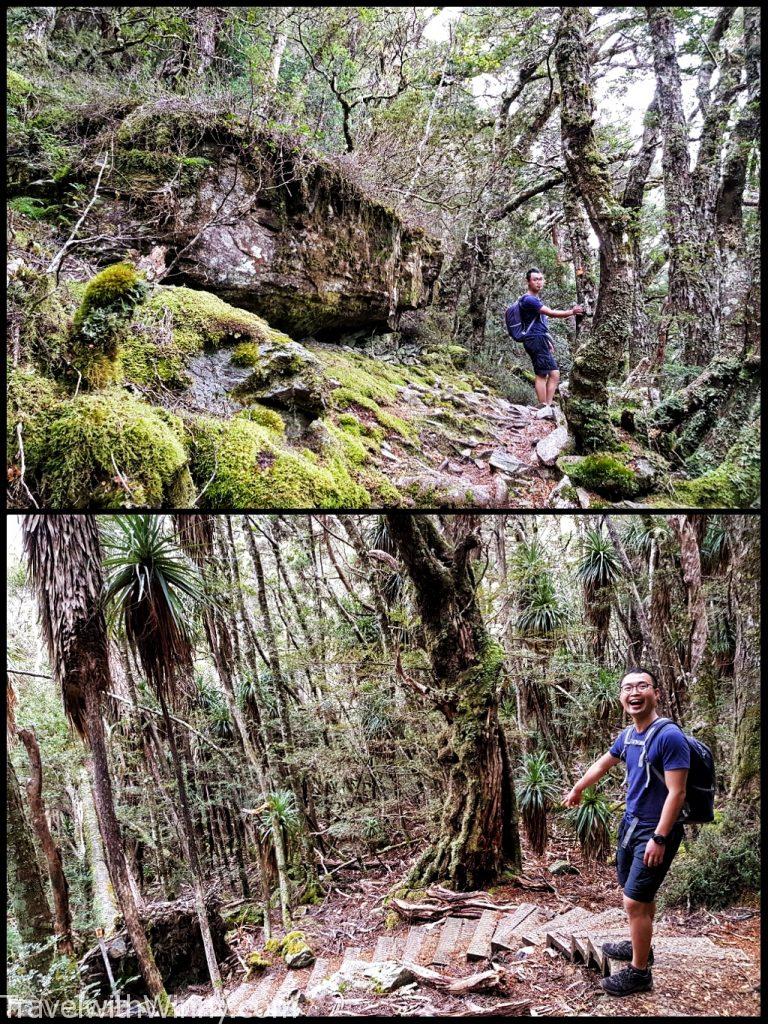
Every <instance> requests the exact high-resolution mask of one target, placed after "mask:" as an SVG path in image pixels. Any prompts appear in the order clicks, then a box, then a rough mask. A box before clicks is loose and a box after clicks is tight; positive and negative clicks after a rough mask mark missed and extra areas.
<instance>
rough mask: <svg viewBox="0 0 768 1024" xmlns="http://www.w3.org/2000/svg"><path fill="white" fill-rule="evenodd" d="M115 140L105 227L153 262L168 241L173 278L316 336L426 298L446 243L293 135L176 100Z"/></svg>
mask: <svg viewBox="0 0 768 1024" xmlns="http://www.w3.org/2000/svg"><path fill="white" fill-rule="evenodd" d="M116 143H117V148H116V158H115V171H114V175H115V176H116V181H115V182H114V183H111V182H110V184H114V185H116V186H118V188H117V190H116V191H115V192H114V193H112V192H110V193H109V195H110V199H109V201H107V202H105V203H104V207H103V209H102V211H101V214H100V216H101V219H102V221H108V222H110V226H109V227H107V226H106V224H105V225H104V228H105V230H113V229H114V228H115V227H119V228H120V229H122V230H125V231H126V233H130V234H132V235H134V236H136V235H139V236H140V237H141V239H142V241H141V255H142V256H143V257H144V258H147V256H148V254H151V256H152V259H153V260H154V262H155V263H157V260H158V255H159V254H160V253H161V252H162V249H163V248H165V250H166V253H167V263H168V264H169V265H170V264H171V263H172V264H173V266H172V273H171V275H170V276H169V277H167V278H166V283H178V284H188V285H191V286H192V287H195V288H202V289H205V290H207V291H211V292H214V293H215V294H217V295H220V296H221V297H222V298H224V299H226V300H227V301H228V302H230V303H232V304H233V305H235V306H238V307H242V308H245V309H249V310H252V311H254V312H256V313H259V314H261V315H262V316H264V317H265V319H267V320H268V321H269V323H270V324H272V325H273V326H276V327H281V328H283V329H286V330H288V331H289V332H290V333H292V334H293V335H294V336H296V337H306V336H310V335H311V336H314V337H317V338H320V339H322V336H323V334H324V332H326V333H327V332H336V333H338V332H339V331H340V330H343V329H348V328H354V327H361V326H375V325H379V326H380V325H383V324H386V323H387V322H390V323H394V321H395V320H396V319H397V317H398V316H399V313H400V312H401V311H404V310H413V309H417V308H419V307H423V306H426V305H428V304H429V303H430V302H431V301H432V297H433V289H434V286H435V282H436V280H437V276H438V274H439V271H440V266H441V262H442V252H441V250H440V245H439V242H438V241H437V240H436V239H434V238H432V237H430V236H428V235H427V234H426V233H425V232H424V231H423V230H422V229H420V228H417V227H412V226H408V225H406V224H405V223H403V221H402V220H401V219H400V218H399V217H398V215H397V214H396V213H395V212H394V210H392V209H390V208H389V207H386V206H384V205H383V204H382V203H380V202H377V201H376V200H375V199H373V198H371V197H370V196H368V195H367V194H366V193H365V192H364V191H363V189H362V188H361V187H360V186H358V185H357V184H355V183H354V182H353V181H352V180H351V179H350V177H349V176H348V174H347V173H346V172H345V170H344V168H343V166H342V165H341V163H340V162H333V161H331V160H329V159H327V158H321V157H318V156H316V155H315V154H313V153H311V152H310V151H308V150H307V149H305V148H303V146H302V145H301V144H298V143H296V142H295V141H294V140H291V139H289V138H288V137H287V136H286V135H285V134H269V133H268V132H266V131H264V130H263V129H261V128H256V127H254V126H253V125H249V124H247V123H245V122H244V121H240V120H238V119H237V118H234V117H232V116H231V115H227V114H223V113H221V112H217V111H216V110H215V109H214V108H210V109H205V104H204V102H203V101H200V100H199V99H198V98H195V99H194V100H191V99H190V100H184V99H181V98H175V99H173V100H162V101H156V102H154V103H148V104H143V105H142V106H140V107H138V108H137V109H135V110H132V111H131V112H130V113H129V114H128V115H127V116H126V117H125V118H124V119H123V121H122V123H121V124H120V126H119V129H118V131H117V133H116ZM117 178H119V181H118V180H117ZM139 224H140V226H141V232H138V231H137V230H133V229H134V228H136V227H137V226H139ZM158 247H161V248H158ZM159 271H160V272H161V273H162V267H160V268H159Z"/></svg>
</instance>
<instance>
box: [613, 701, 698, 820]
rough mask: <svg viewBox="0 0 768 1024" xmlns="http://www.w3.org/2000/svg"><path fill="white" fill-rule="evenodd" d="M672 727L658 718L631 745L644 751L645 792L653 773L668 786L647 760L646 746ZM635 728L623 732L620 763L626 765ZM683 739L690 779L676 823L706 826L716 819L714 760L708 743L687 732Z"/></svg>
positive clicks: (669, 721)
mask: <svg viewBox="0 0 768 1024" xmlns="http://www.w3.org/2000/svg"><path fill="white" fill-rule="evenodd" d="M673 724H674V723H673V722H672V720H671V719H669V718H657V719H656V720H655V722H653V724H652V725H650V726H649V727H648V728H647V729H646V730H645V732H644V733H643V737H642V739H639V738H635V739H634V740H632V742H631V746H633V747H642V748H643V749H642V750H641V751H640V760H639V761H638V767H640V768H643V767H644V768H645V788H646V789H647V788H648V786H649V785H650V784H651V772H653V774H654V775H655V776H656V778H657V779H659V781H660V782H661V783H663V784H664V785H665V786H666V783H665V782H664V776H663V775H662V774H661V772H660V771H659V770H658V768H654V766H653V765H652V764H651V762H650V761H649V760H647V758H646V756H645V750H646V744H647V743H648V740H649V739H651V737H652V736H657V735H658V734H659V733H660V732H662V730H663V729H665V728H666V726H668V725H673ZM633 728H634V726H632V725H630V726H628V727H627V729H626V730H625V731H624V745H623V747H622V751H621V760H622V761H625V762H626V760H627V741H628V740H629V736H630V734H631V732H632V729H633ZM681 732H682V730H681ZM683 736H684V737H685V741H686V743H687V744H688V749H689V750H690V752H691V767H690V768H689V769H688V778H687V780H686V783H685V803H684V804H683V809H682V811H681V812H680V817H679V818H678V819H677V820H678V822H680V823H682V824H685V825H705V824H706V823H707V822H710V821H714V820H715V759H714V757H713V756H712V751H711V750H710V749H709V747H708V746H707V745H706V743H702V742H701V740H697V739H694V738H693V736H689V735H688V734H687V733H683Z"/></svg>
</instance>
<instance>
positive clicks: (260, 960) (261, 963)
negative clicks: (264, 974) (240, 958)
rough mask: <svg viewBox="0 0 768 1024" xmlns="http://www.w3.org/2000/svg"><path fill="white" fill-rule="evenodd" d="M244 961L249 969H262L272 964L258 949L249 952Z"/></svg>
mask: <svg viewBox="0 0 768 1024" xmlns="http://www.w3.org/2000/svg"><path fill="white" fill-rule="evenodd" d="M270 941H272V940H270ZM265 949H266V947H265ZM245 963H246V966H247V967H248V970H249V971H254V970H256V971H260V970H264V968H265V967H271V966H272V961H271V960H269V959H268V958H267V957H265V956H264V955H263V954H262V953H259V952H258V951H256V952H254V953H249V954H248V956H247V957H246V958H245Z"/></svg>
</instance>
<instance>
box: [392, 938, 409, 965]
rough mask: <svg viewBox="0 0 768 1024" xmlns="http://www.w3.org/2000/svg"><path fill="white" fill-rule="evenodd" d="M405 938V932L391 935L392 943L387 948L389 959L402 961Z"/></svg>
mask: <svg viewBox="0 0 768 1024" xmlns="http://www.w3.org/2000/svg"><path fill="white" fill-rule="evenodd" d="M406 938H407V933H406V932H399V933H398V934H397V935H393V936H392V945H391V946H390V949H389V958H390V960H397V961H398V962H400V963H402V960H403V951H404V950H405V941H406Z"/></svg>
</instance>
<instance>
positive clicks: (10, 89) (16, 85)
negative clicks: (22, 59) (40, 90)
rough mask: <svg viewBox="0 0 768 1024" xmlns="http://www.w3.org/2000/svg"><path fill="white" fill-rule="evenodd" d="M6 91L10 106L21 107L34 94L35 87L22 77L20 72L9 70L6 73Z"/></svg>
mask: <svg viewBox="0 0 768 1024" xmlns="http://www.w3.org/2000/svg"><path fill="white" fill-rule="evenodd" d="M5 90H6V96H7V99H8V105H9V106H10V107H21V106H23V105H24V102H25V100H26V99H27V97H29V96H31V95H32V94H33V93H34V91H35V87H34V86H33V85H32V83H31V82H30V81H29V79H28V78H25V77H24V75H20V74H19V72H18V71H13V70H12V69H11V68H9V69H8V71H7V73H6V79H5Z"/></svg>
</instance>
